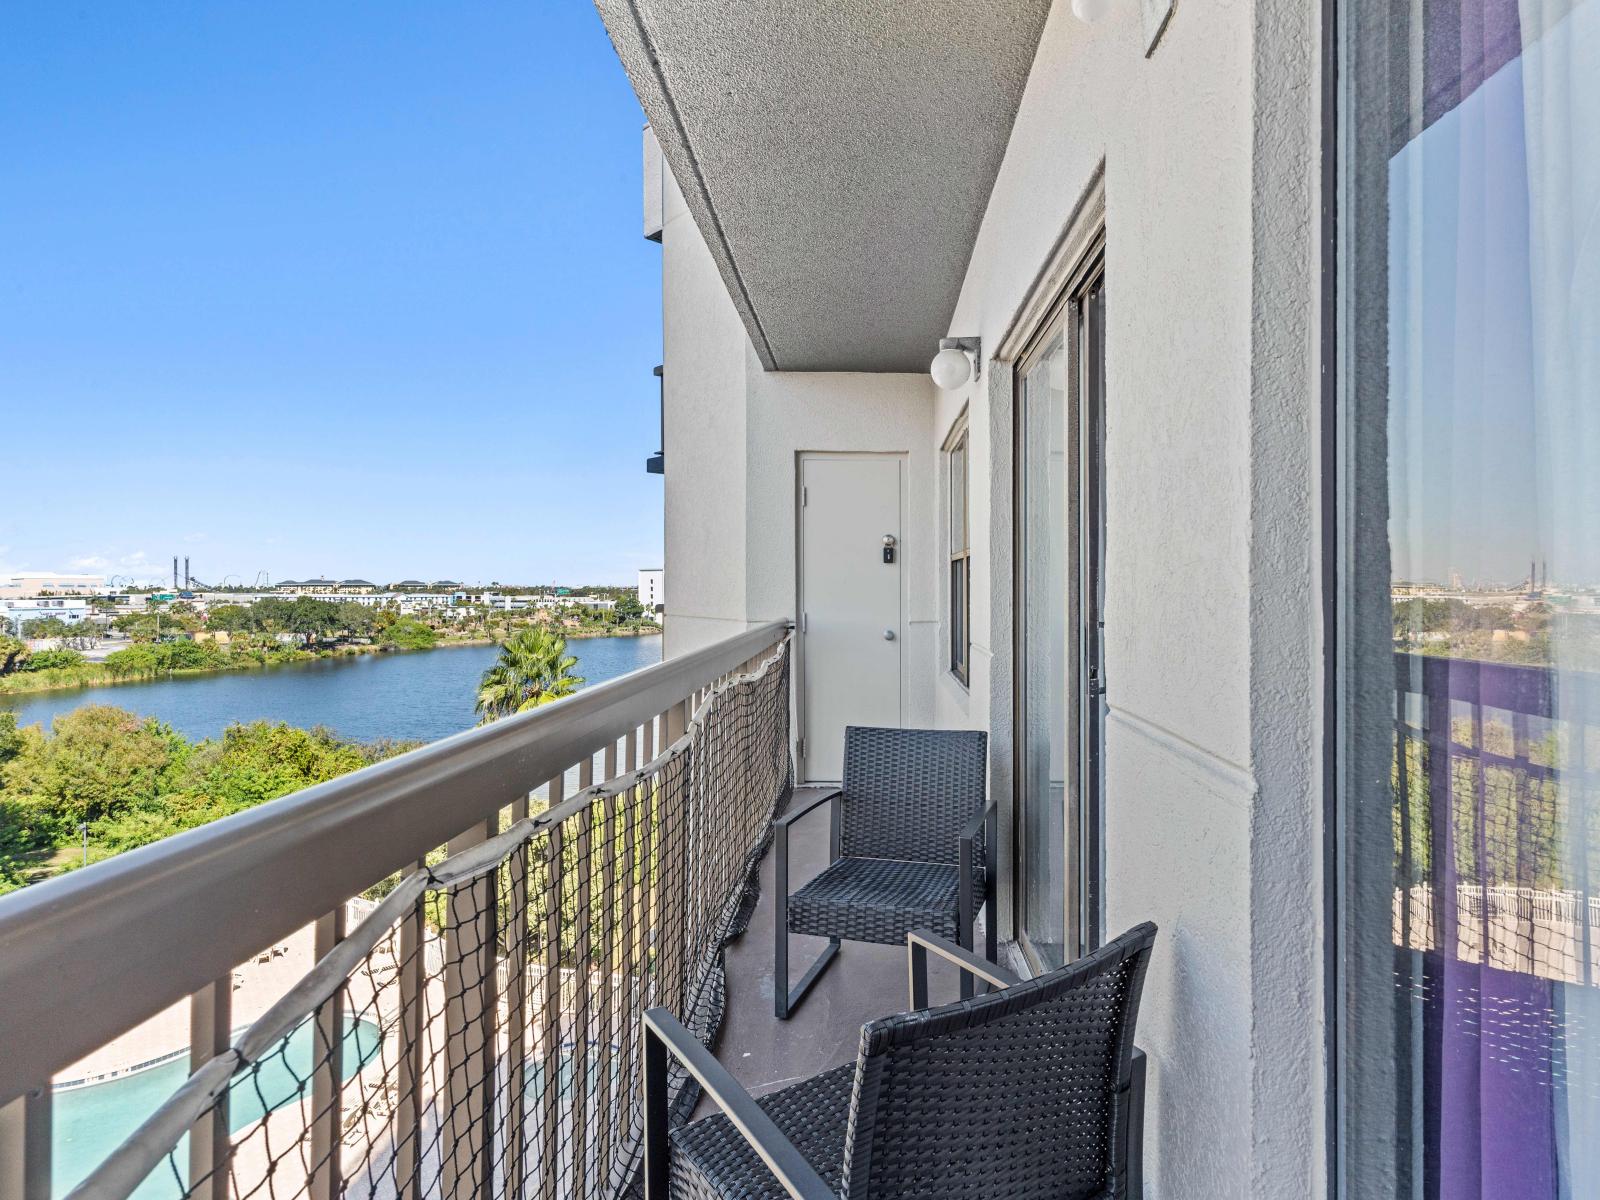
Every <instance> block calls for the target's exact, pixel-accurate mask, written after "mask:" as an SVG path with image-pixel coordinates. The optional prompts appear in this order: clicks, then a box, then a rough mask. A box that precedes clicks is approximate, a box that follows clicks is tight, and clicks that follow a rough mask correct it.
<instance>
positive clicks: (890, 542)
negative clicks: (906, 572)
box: [883, 533, 895, 563]
mask: <svg viewBox="0 0 1600 1200" xmlns="http://www.w3.org/2000/svg"><path fill="white" fill-rule="evenodd" d="M894 547H895V537H894V534H892V533H886V534H884V535H883V561H884V562H886V563H892V562H893V561H894Z"/></svg>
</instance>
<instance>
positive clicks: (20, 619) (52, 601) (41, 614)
mask: <svg viewBox="0 0 1600 1200" xmlns="http://www.w3.org/2000/svg"><path fill="white" fill-rule="evenodd" d="M89 615H90V608H89V602H88V601H87V600H81V599H77V598H74V597H64V596H33V597H26V598H16V599H11V598H7V599H3V600H0V626H3V627H4V630H5V632H8V633H10V634H12V635H13V636H18V637H20V636H21V634H22V632H23V627H24V626H25V625H26V624H27V623H28V622H29V621H42V620H44V619H46V618H48V617H54V618H56V619H57V620H58V621H66V622H67V623H69V624H72V625H76V624H78V622H80V621H84V620H87V619H88V618H89Z"/></svg>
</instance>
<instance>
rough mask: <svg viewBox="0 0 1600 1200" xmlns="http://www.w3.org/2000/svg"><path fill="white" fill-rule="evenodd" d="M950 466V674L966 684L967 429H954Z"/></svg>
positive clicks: (968, 584)
mask: <svg viewBox="0 0 1600 1200" xmlns="http://www.w3.org/2000/svg"><path fill="white" fill-rule="evenodd" d="M946 458H947V459H948V461H949V464H950V674H952V675H954V676H955V677H956V678H957V679H959V680H960V681H961V682H962V683H963V684H965V683H966V682H967V669H968V660H969V659H970V657H971V654H972V544H971V539H970V538H969V537H968V532H967V429H966V425H965V423H963V424H962V425H960V426H959V427H958V428H957V431H956V433H955V434H954V437H953V440H952V441H951V442H950V443H949V450H948V452H947V454H946Z"/></svg>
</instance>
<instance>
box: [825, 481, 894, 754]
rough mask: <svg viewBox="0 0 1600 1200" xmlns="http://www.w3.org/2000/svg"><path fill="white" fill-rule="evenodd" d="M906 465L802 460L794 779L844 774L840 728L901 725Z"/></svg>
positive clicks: (842, 743)
mask: <svg viewBox="0 0 1600 1200" xmlns="http://www.w3.org/2000/svg"><path fill="white" fill-rule="evenodd" d="M904 489H905V460H904V458H903V456H901V455H892V454H884V455H874V454H844V455H828V454H807V455H804V456H802V457H801V459H800V620H799V626H800V697H801V698H800V750H801V753H800V778H801V780H802V781H804V782H832V781H836V780H838V779H839V778H840V777H841V775H842V773H843V765H844V729H845V726H846V725H885V726H898V725H899V724H900V702H901V698H900V654H901V646H902V645H903V635H904V632H905V629H904V598H903V596H902V593H901V588H900V573H901V567H902V563H901V559H902V551H903V547H902V545H901V541H902V537H901V533H902V528H901V520H902V516H903V512H904Z"/></svg>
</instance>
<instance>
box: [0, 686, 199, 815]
mask: <svg viewBox="0 0 1600 1200" xmlns="http://www.w3.org/2000/svg"><path fill="white" fill-rule="evenodd" d="M51 730H52V733H51V736H50V737H49V738H48V739H45V740H44V741H43V742H42V743H41V744H39V745H38V746H37V747H36V748H24V750H23V751H22V752H21V753H19V754H18V755H16V756H15V757H14V758H12V759H11V761H10V762H8V763H7V764H6V765H5V767H4V770H3V775H0V778H3V779H4V783H5V789H6V792H7V794H8V796H10V795H24V796H27V797H29V799H30V800H31V802H32V803H34V804H36V805H41V806H43V807H44V808H45V809H46V810H47V811H48V812H49V813H50V814H51V815H52V816H54V817H55V818H56V819H57V820H59V821H60V822H61V823H63V824H67V825H75V824H77V823H78V822H79V821H87V820H94V819H95V818H98V817H101V816H104V815H106V814H108V813H111V812H114V811H116V810H117V809H119V808H123V807H126V806H128V805H131V804H137V803H140V802H142V801H148V800H151V799H153V798H154V797H155V796H156V795H158V794H159V792H160V791H161V788H162V784H163V782H164V779H165V777H166V775H167V774H168V772H170V771H171V770H172V769H173V768H174V767H175V766H177V765H178V764H179V762H180V760H181V757H182V756H181V754H180V749H181V747H182V739H181V738H178V737H177V736H176V735H175V734H174V733H173V732H172V730H171V729H169V728H167V727H166V726H164V725H162V724H160V723H159V722H157V721H147V720H144V719H143V718H140V717H137V716H135V715H134V714H133V713H130V712H126V711H124V710H123V709H120V708H111V707H109V706H108V705H103V704H90V705H85V706H84V707H82V708H78V709H74V710H73V711H72V712H69V713H64V714H62V715H61V716H59V717H57V718H56V719H55V721H54V723H53V724H52V726H51Z"/></svg>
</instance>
